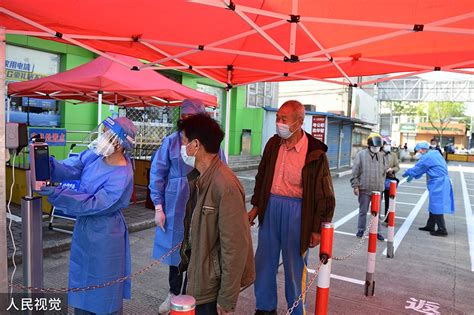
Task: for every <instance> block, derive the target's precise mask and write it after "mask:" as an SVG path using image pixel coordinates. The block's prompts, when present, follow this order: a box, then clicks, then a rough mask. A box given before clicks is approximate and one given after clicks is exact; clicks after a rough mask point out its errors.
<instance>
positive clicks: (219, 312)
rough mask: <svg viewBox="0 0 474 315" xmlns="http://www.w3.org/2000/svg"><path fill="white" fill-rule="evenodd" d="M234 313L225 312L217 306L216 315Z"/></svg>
mask: <svg viewBox="0 0 474 315" xmlns="http://www.w3.org/2000/svg"><path fill="white" fill-rule="evenodd" d="M233 313H234V312H227V311H226V310H225V309H223V308H222V306H220V305H219V304H217V314H218V315H226V314H233Z"/></svg>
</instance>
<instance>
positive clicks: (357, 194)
mask: <svg viewBox="0 0 474 315" xmlns="http://www.w3.org/2000/svg"><path fill="white" fill-rule="evenodd" d="M354 195H356V196H359V188H357V187H356V188H354Z"/></svg>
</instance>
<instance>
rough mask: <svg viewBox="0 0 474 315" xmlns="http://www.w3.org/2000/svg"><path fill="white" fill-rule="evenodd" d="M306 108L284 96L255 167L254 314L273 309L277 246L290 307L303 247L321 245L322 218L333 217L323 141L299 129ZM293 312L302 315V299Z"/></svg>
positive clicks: (302, 267) (297, 289) (301, 275)
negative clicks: (258, 224) (269, 137)
mask: <svg viewBox="0 0 474 315" xmlns="http://www.w3.org/2000/svg"><path fill="white" fill-rule="evenodd" d="M304 115H305V112H304V107H303V105H302V104H301V103H300V102H298V101H288V102H286V103H284V104H283V105H282V106H281V108H280V109H279V110H278V113H277V119H276V128H277V133H278V135H275V136H273V137H272V138H271V139H270V140H269V141H268V143H267V145H266V146H265V150H264V152H263V156H262V160H261V162H260V165H259V167H258V173H257V176H256V182H255V189H254V195H253V197H252V205H253V206H254V207H253V208H252V210H251V211H250V212H249V221H250V223H251V224H253V221H254V220H255V218H256V216H257V215H258V219H259V223H260V227H259V231H258V248H257V252H256V254H255V267H256V275H257V277H256V280H255V296H256V300H257V312H256V314H276V307H277V285H276V274H277V271H278V263H279V258H280V251H281V252H282V257H283V265H284V268H285V297H286V301H287V303H288V307H291V306H292V304H293V302H294V301H295V300H297V299H298V297H299V295H300V294H301V288H303V287H304V286H305V280H306V261H307V250H308V248H310V247H315V246H317V245H318V244H319V239H320V234H319V233H320V227H321V223H322V222H330V221H331V220H332V217H333V214H334V208H335V198H334V189H333V185H332V179H331V173H330V172H329V163H328V159H327V157H326V153H325V152H326V151H327V146H326V145H325V144H324V143H322V142H321V141H319V140H316V139H315V138H314V137H312V136H311V135H309V134H307V133H305V132H304V131H303V129H302V125H303V122H304ZM293 314H304V305H303V303H300V305H299V306H298V308H296V309H295V310H294V312H293Z"/></svg>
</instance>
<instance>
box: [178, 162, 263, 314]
mask: <svg viewBox="0 0 474 315" xmlns="http://www.w3.org/2000/svg"><path fill="white" fill-rule="evenodd" d="M188 181H189V187H190V195H189V201H188V203H187V206H186V215H185V218H184V240H183V244H182V246H181V264H180V270H181V271H184V270H187V277H188V283H187V288H186V293H187V294H189V295H192V296H193V297H194V298H195V299H196V303H197V304H198V305H199V304H204V303H209V302H214V301H217V303H218V304H219V305H220V306H222V307H223V308H224V309H225V310H226V311H233V310H234V309H235V305H236V304H237V299H238V296H239V293H240V288H241V287H244V286H247V285H250V284H251V283H253V281H254V279H255V266H254V261H253V247H252V238H251V236H250V226H249V222H248V216H247V211H246V209H245V192H244V190H243V188H242V186H241V185H240V182H239V180H238V179H237V177H236V176H235V175H234V173H232V171H231V170H230V169H229V168H228V167H227V165H225V164H224V163H223V162H222V161H221V160H220V159H219V157H216V158H215V159H214V160H213V161H212V164H211V166H210V167H209V168H208V169H207V170H206V171H205V172H204V174H202V175H199V172H198V171H197V170H196V169H194V170H193V171H192V172H191V173H190V174H189V175H188Z"/></svg>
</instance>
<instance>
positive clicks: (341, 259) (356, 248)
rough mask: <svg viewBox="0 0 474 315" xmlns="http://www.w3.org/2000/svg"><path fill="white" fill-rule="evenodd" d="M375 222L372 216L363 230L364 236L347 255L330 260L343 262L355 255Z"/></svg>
mask: <svg viewBox="0 0 474 315" xmlns="http://www.w3.org/2000/svg"><path fill="white" fill-rule="evenodd" d="M375 221H377V217H374V216H372V215H371V218H370V221H369V225H368V226H367V228H366V229H365V231H364V234H363V235H362V237H361V239H360V240H359V242H358V243H357V245H356V247H354V249H353V250H352V251H351V252H350V253H349V254H347V255H344V256H339V257H338V256H334V257H332V259H334V260H337V261H343V260H347V259H349V258H352V256H354V255H355V253H357V252H358V251H359V249H361V247H362V245H363V244H364V243H365V240H366V237H367V236H368V235H369V233H370V228H371V227H372V224H374V222H375Z"/></svg>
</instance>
